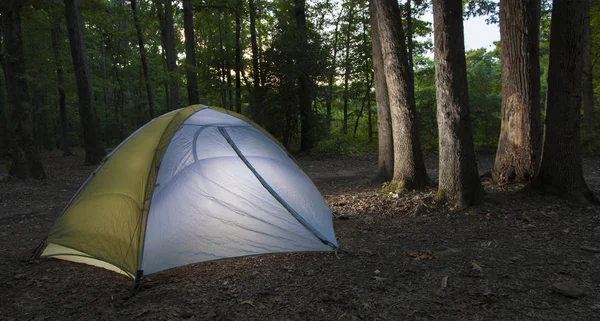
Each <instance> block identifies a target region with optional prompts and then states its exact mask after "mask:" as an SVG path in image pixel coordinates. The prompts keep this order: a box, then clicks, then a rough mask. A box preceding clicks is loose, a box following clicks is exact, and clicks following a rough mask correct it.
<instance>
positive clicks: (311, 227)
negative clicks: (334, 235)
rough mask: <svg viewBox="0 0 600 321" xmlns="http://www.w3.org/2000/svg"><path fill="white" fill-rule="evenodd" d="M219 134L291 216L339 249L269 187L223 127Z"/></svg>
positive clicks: (327, 243) (323, 240)
mask: <svg viewBox="0 0 600 321" xmlns="http://www.w3.org/2000/svg"><path fill="white" fill-rule="evenodd" d="M219 132H220V133H221V135H223V137H224V138H225V140H226V141H227V143H228V144H229V145H230V146H231V148H233V150H234V151H235V153H236V154H237V155H238V157H239V158H240V160H241V161H242V162H244V164H245V165H246V167H248V169H249V170H250V171H251V172H252V174H254V176H255V177H256V178H257V179H258V181H259V182H260V183H261V185H262V186H263V187H264V188H265V189H266V190H267V191H268V192H269V194H271V196H273V197H274V198H275V200H277V201H278V202H279V203H280V204H281V205H282V206H283V207H284V208H285V209H286V210H287V211H288V212H289V213H290V215H292V216H293V217H294V218H295V219H296V220H297V221H298V222H299V223H300V224H301V225H302V226H304V228H306V229H307V230H308V231H309V232H311V233H312V234H313V235H314V236H316V237H317V238H318V239H319V240H320V241H321V242H322V243H323V244H326V245H328V246H331V247H332V248H333V249H334V250H335V249H336V248H337V246H335V244H333V243H331V242H330V241H329V240H327V239H326V238H325V237H324V236H323V235H322V234H321V233H320V232H319V231H317V229H315V228H314V227H313V226H312V225H311V224H310V223H308V222H307V221H306V220H304V218H302V216H300V214H298V212H296V210H294V209H293V208H292V207H291V206H290V205H289V204H288V203H287V202H286V201H285V200H283V198H281V196H279V194H277V192H275V190H273V189H272V188H271V186H269V184H268V183H267V182H266V181H265V180H264V178H262V176H261V175H260V174H259V173H258V172H257V171H256V169H255V168H254V167H253V166H252V164H250V162H248V160H247V159H246V157H245V156H244V155H243V154H242V152H241V151H240V150H239V149H238V148H237V145H236V144H235V143H234V142H233V140H232V139H231V137H230V136H229V134H228V133H227V130H226V129H225V128H223V127H219Z"/></svg>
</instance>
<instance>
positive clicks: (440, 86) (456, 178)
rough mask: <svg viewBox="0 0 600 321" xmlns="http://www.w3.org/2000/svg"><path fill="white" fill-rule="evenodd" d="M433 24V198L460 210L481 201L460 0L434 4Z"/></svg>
mask: <svg viewBox="0 0 600 321" xmlns="http://www.w3.org/2000/svg"><path fill="white" fill-rule="evenodd" d="M433 24H434V30H435V32H434V42H435V45H434V46H435V53H434V59H435V74H436V87H437V109H438V111H437V121H438V131H439V137H440V138H439V153H440V159H439V160H440V164H439V186H438V192H437V194H436V198H437V199H438V200H442V201H447V202H449V203H451V204H453V205H454V206H457V207H459V208H463V207H468V206H470V205H473V204H477V203H480V202H481V201H482V200H483V187H482V186H481V182H480V181H479V173H478V171H477V161H476V159H475V150H474V147H473V132H472V129H471V119H470V116H469V98H468V92H467V63H466V61H465V43H464V34H463V21H462V2H461V0H434V1H433Z"/></svg>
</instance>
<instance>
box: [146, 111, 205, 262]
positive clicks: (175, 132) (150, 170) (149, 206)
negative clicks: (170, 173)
mask: <svg viewBox="0 0 600 321" xmlns="http://www.w3.org/2000/svg"><path fill="white" fill-rule="evenodd" d="M196 106H200V109H198V110H196ZM189 107H190V108H192V110H193V111H194V112H193V113H191V114H189V115H188V116H187V117H186V118H185V119H184V120H183V121H181V124H179V126H177V129H175V131H174V132H173V135H172V136H171V138H169V142H168V143H167V145H166V147H165V152H164V153H163V155H162V157H161V159H160V162H159V163H158V166H157V167H156V178H158V173H159V171H160V167H161V165H162V161H163V159H164V157H165V154H166V153H167V150H168V149H169V146H171V142H172V141H173V137H175V135H176V134H177V132H179V130H180V129H181V128H182V127H183V125H184V124H185V122H186V121H187V120H188V119H189V118H190V117H192V115H195V114H196V113H197V112H199V111H202V110H204V109H207V108H208V106H203V105H191V106H189ZM183 110H185V108H182V109H181V110H180V111H179V113H181V112H182V111H183ZM175 117H177V115H175V116H174V117H173V120H175ZM173 120H171V121H173ZM170 124H171V122H169V124H168V125H167V126H166V127H165V130H166V129H167V128H168V127H169V125H170ZM163 134H164V132H163ZM161 138H162V135H161ZM159 143H160V139H159V140H158V142H156V147H155V148H154V157H153V158H156V152H157V148H158V144H159ZM153 162H154V161H153ZM151 166H152V165H151ZM151 172H152V167H150V168H149V169H148V180H147V181H146V186H145V188H144V190H145V191H144V200H145V199H146V196H147V195H146V194H145V193H146V191H148V184H150V173H151ZM155 182H156V179H155V180H154V183H155ZM154 183H153V184H154ZM148 192H149V193H150V197H149V199H148V208H147V209H146V211H147V214H146V220H145V222H144V231H143V235H140V239H141V240H140V241H141V242H140V243H141V247H140V256H139V262H138V264H137V266H138V267H137V269H138V271H139V270H140V268H141V267H142V263H143V260H144V247H145V245H146V231H147V229H148V218H149V217H150V208H151V206H152V196H153V194H154V187H151V188H150V190H149V191H148ZM144 203H145V201H144ZM142 210H143V206H142ZM140 234H142V233H140Z"/></svg>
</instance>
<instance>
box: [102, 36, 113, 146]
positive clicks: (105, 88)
mask: <svg viewBox="0 0 600 321" xmlns="http://www.w3.org/2000/svg"><path fill="white" fill-rule="evenodd" d="M101 52H102V80H103V83H102V91H103V99H104V123H105V126H104V140H105V141H106V143H107V144H110V143H111V142H112V138H111V135H110V128H109V126H108V124H109V122H108V111H109V107H108V76H107V74H106V44H105V43H104V42H103V43H102V49H101Z"/></svg>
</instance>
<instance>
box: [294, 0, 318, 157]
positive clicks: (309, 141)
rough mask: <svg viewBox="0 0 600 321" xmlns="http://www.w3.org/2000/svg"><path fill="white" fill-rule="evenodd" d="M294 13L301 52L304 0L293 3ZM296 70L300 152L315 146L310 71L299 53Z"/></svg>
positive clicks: (303, 34)
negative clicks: (297, 72) (297, 71)
mask: <svg viewBox="0 0 600 321" xmlns="http://www.w3.org/2000/svg"><path fill="white" fill-rule="evenodd" d="M294 4H295V5H294V9H295V10H294V12H295V17H296V29H297V37H298V42H297V43H298V46H299V47H298V48H301V49H300V50H303V49H305V48H306V47H307V45H308V41H307V37H308V35H307V30H306V2H305V0H295V1H294ZM296 61H297V64H298V66H299V68H298V70H299V71H300V72H299V74H298V102H299V103H300V135H301V137H300V150H302V151H310V149H311V148H313V147H314V145H315V133H314V129H315V128H314V120H313V111H312V107H311V104H310V102H311V97H312V96H311V92H310V87H311V83H310V78H309V76H308V74H307V72H308V70H310V65H311V64H310V62H309V61H308V60H307V59H306V55H305V54H304V53H303V52H299V53H298V56H297V57H296Z"/></svg>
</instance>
